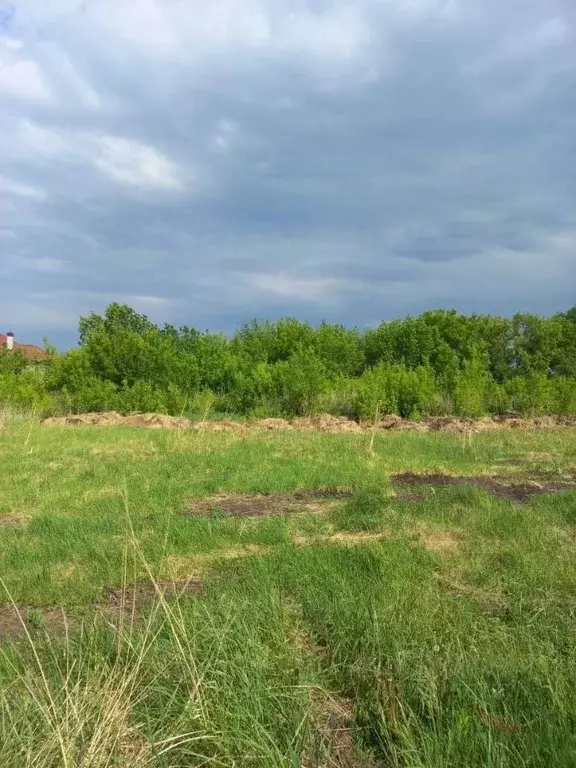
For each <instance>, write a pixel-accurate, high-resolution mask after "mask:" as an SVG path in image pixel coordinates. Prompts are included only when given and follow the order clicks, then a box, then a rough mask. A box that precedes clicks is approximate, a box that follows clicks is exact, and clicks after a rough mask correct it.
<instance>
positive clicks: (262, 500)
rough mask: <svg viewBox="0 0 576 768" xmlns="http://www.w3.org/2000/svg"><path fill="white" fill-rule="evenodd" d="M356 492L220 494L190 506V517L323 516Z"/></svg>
mask: <svg viewBox="0 0 576 768" xmlns="http://www.w3.org/2000/svg"><path fill="white" fill-rule="evenodd" d="M351 495H352V491H347V490H325V489H321V490H316V491H293V492H291V493H271V494H268V495H263V494H220V495H217V496H209V497H208V498H206V499H199V500H198V501H193V502H191V503H190V504H189V506H188V511H187V514H189V515H206V514H209V513H210V512H215V511H217V512H221V513H222V514H224V515H227V516H229V517H269V516H272V515H283V514H286V513H288V512H300V511H307V512H319V511H323V510H324V509H326V505H327V504H330V503H333V502H337V501H341V500H343V499H348V498H350V496H351Z"/></svg>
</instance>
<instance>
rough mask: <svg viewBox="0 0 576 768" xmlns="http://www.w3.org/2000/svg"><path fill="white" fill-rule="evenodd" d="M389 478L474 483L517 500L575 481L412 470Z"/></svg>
mask: <svg viewBox="0 0 576 768" xmlns="http://www.w3.org/2000/svg"><path fill="white" fill-rule="evenodd" d="M391 479H392V481H393V482H394V483H396V484H397V485H407V486H428V487H429V488H445V487H448V486H457V485H460V486H462V485H475V486H477V487H479V488H484V489H485V490H487V491H489V492H490V493H492V494H493V495H494V496H496V497H498V498H501V499H510V500H512V501H517V502H523V501H527V500H528V499H530V498H531V497H532V496H536V495H538V494H541V493H554V492H558V491H569V490H574V489H576V483H575V482H548V483H540V482H535V481H525V482H522V483H510V482H509V481H508V479H507V478H505V477H501V476H487V475H471V476H466V475H442V474H431V475H418V474H415V473H414V472H403V473H401V474H397V475H392V478H391ZM401 498H402V497H401ZM406 500H408V499H406ZM418 500H419V499H418Z"/></svg>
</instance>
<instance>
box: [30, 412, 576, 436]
mask: <svg viewBox="0 0 576 768" xmlns="http://www.w3.org/2000/svg"><path fill="white" fill-rule="evenodd" d="M42 423H43V424H45V425H46V426H48V427H60V426H99V427H147V428H151V429H162V428H170V429H195V430H198V431H205V432H241V433H244V432H247V431H263V432H290V431H299V432H331V433H340V432H354V433H361V432H370V431H372V430H373V429H374V428H375V427H376V430H381V431H386V432H396V431H399V430H412V431H417V432H453V433H459V434H472V433H474V434H476V433H480V432H488V431H491V430H495V429H555V428H557V427H574V426H576V416H574V417H569V416H558V417H557V416H536V417H534V418H531V419H527V418H522V417H521V416H519V415H518V414H507V415H504V416H495V417H494V418H491V417H488V416H486V417H483V418H480V419H458V418H456V417H454V416H432V417H430V418H428V419H424V420H422V421H408V420H407V419H403V418H402V417H400V416H396V415H394V414H390V415H386V416H383V417H382V419H380V421H379V422H378V423H377V424H376V425H374V424H372V423H370V422H363V423H359V422H357V421H354V420H353V419H347V418H346V417H344V416H334V415H332V414H329V413H323V414H319V415H317V416H298V417H296V418H294V419H290V420H289V419H281V418H269V419H255V420H252V421H246V422H240V421H231V420H229V419H219V420H218V421H212V420H203V421H191V420H190V419H187V418H186V417H184V416H167V415H165V414H161V413H136V414H133V415H130V416H122V414H120V413H117V412H116V411H109V412H106V413H79V414H74V415H69V416H52V417H51V418H49V419H44V421H43V422H42Z"/></svg>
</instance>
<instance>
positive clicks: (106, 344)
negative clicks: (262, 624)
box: [0, 304, 576, 420]
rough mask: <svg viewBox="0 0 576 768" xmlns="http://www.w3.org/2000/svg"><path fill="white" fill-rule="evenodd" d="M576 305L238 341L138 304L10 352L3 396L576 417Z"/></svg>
mask: <svg viewBox="0 0 576 768" xmlns="http://www.w3.org/2000/svg"><path fill="white" fill-rule="evenodd" d="M574 317H576V308H573V309H572V310H569V311H568V312H566V313H564V314H559V315H556V316H555V317H552V318H543V317H538V316H536V315H528V314H518V315H516V316H515V317H513V318H512V319H507V318H501V317H492V316H489V315H484V316H482V315H472V316H464V315H460V314H458V313H457V312H455V311H454V310H437V311H432V312H424V313H423V314H422V315H420V316H418V317H407V318H404V319H395V320H391V321H389V322H385V323H382V324H381V325H380V326H379V327H378V328H376V329H373V330H368V331H366V332H360V331H358V330H357V329H348V328H345V327H344V326H341V325H334V324H329V323H322V324H321V325H320V326H319V327H318V328H316V329H315V328H313V327H312V326H310V325H309V324H308V323H303V322H300V321H298V320H296V319H294V318H285V319H282V320H279V321H278V322H276V323H272V322H259V321H258V322H256V321H255V322H253V323H250V324H248V325H246V326H244V327H243V328H242V329H240V330H239V331H238V332H237V333H236V334H235V335H234V337H233V338H232V339H228V338H227V337H226V336H224V335H223V334H219V333H211V332H208V331H206V332H200V331H197V330H195V329H193V328H188V327H186V326H184V327H182V328H179V329H178V328H175V327H173V326H171V325H165V326H164V327H162V328H160V327H159V326H156V325H154V324H153V323H152V322H151V321H150V320H148V318H147V317H145V316H144V315H140V314H138V313H137V312H135V311H134V310H133V309H131V308H130V307H127V306H124V305H120V304H111V305H110V306H109V307H108V308H107V310H106V312H105V313H104V315H103V316H100V315H96V314H91V315H89V316H88V317H85V318H81V319H80V347H79V348H78V349H73V350H70V351H69V352H67V353H66V354H64V355H60V356H58V355H53V356H50V357H49V359H48V360H44V361H38V362H34V363H30V361H28V360H26V358H25V357H24V356H23V354H21V353H19V352H18V351H17V350H14V351H12V352H8V351H7V350H4V349H0V398H1V400H2V402H3V403H5V404H6V405H10V407H18V408H22V409H29V410H33V411H35V412H37V413H42V414H48V413H52V412H55V411H56V412H64V413H67V412H71V411H72V412H80V411H104V410H111V409H116V410H120V411H123V412H125V413H130V412H135V411H158V412H161V413H170V414H179V413H183V412H184V411H186V410H187V409H189V410H192V411H194V412H202V413H203V412H204V411H205V410H206V409H205V408H203V407H201V406H199V405H198V402H199V400H198V398H200V399H202V398H206V397H210V398H211V400H212V401H213V402H212V405H211V408H210V409H208V410H215V411H218V412H220V411H226V412H234V413H237V414H257V415H259V416H280V415H283V416H295V415H305V414H311V413H314V412H318V411H327V412H329V413H333V414H339V415H344V416H347V417H351V418H361V419H365V420H372V419H373V418H374V417H375V415H376V414H378V413H379V414H387V413H393V414H399V415H400V416H403V417H406V418H412V419H414V418H420V417H422V416H428V415H440V414H448V413H455V414H457V415H459V416H462V417H477V416H481V415H483V414H485V413H503V412H505V411H509V410H517V411H520V412H521V413H523V414H525V415H536V414H542V413H559V414H574V413H576V393H575V391H576V383H575V382H576V375H575V374H576V323H575V322H574Z"/></svg>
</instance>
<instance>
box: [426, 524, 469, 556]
mask: <svg viewBox="0 0 576 768" xmlns="http://www.w3.org/2000/svg"><path fill="white" fill-rule="evenodd" d="M420 541H421V543H422V544H423V545H424V546H425V547H426V549H427V550H428V551H430V552H433V553H434V554H435V555H446V554H451V553H454V552H459V551H460V550H461V549H462V544H463V542H464V536H463V534H457V533H456V532H454V531H447V530H439V529H438V530H428V531H426V530H424V531H422V532H421V533H420Z"/></svg>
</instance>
